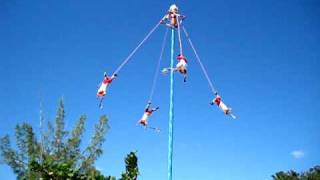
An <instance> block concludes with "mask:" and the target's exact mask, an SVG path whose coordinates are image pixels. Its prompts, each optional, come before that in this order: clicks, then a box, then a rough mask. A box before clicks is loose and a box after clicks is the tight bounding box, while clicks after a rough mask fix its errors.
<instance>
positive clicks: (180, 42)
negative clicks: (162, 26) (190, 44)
mask: <svg viewBox="0 0 320 180" xmlns="http://www.w3.org/2000/svg"><path fill="white" fill-rule="evenodd" d="M179 18H180V15H177V24H178V39H179V47H180V55H183V50H182V41H181V33H180V32H181V30H180V19H179Z"/></svg>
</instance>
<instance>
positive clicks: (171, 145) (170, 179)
mask: <svg viewBox="0 0 320 180" xmlns="http://www.w3.org/2000/svg"><path fill="white" fill-rule="evenodd" d="M173 55H174V29H172V30H171V61H170V67H171V69H172V68H173V59H174V57H173ZM173 80H174V73H173V71H171V73H170V106H169V132H168V133H169V136H168V141H169V143H168V180H172V157H173V119H174V111H173V108H174V106H173V105H174V99H173V96H174V87H173V85H174V81H173Z"/></svg>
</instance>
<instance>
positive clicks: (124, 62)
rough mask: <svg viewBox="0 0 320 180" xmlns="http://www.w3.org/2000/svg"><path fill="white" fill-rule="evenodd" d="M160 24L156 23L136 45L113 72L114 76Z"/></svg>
mask: <svg viewBox="0 0 320 180" xmlns="http://www.w3.org/2000/svg"><path fill="white" fill-rule="evenodd" d="M159 25H160V22H158V23H157V24H156V25H155V26H154V27H153V28H152V29H151V31H150V32H149V33H148V34H147V35H146V37H145V38H144V39H143V40H142V41H141V42H140V43H139V44H138V46H137V47H136V48H135V49H134V50H133V51H132V52H131V53H130V54H129V56H128V57H127V58H126V59H125V60H124V61H123V62H122V63H121V64H120V66H119V67H118V68H117V69H116V70H115V71H114V74H118V73H119V71H120V70H121V69H122V67H123V66H124V65H126V64H127V63H128V62H129V60H130V59H131V58H132V56H133V55H134V54H135V53H136V52H137V50H138V49H139V48H140V47H141V46H142V44H143V43H144V42H145V41H146V40H147V39H148V38H149V37H150V36H151V34H152V33H153V32H154V31H155V30H156V29H157V28H158V26H159Z"/></svg>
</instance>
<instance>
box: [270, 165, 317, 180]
mask: <svg viewBox="0 0 320 180" xmlns="http://www.w3.org/2000/svg"><path fill="white" fill-rule="evenodd" d="M272 178H273V179H274V180H320V166H315V167H313V168H311V169H309V171H306V172H303V173H300V174H299V173H297V172H295V171H293V170H290V171H288V172H283V171H280V172H277V173H276V174H275V175H272Z"/></svg>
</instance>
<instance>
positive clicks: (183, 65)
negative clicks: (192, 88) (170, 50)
mask: <svg viewBox="0 0 320 180" xmlns="http://www.w3.org/2000/svg"><path fill="white" fill-rule="evenodd" d="M177 60H178V63H177V65H176V67H175V68H163V70H162V73H164V74H167V73H168V72H170V71H174V72H176V71H178V72H179V73H180V74H182V75H183V81H184V82H186V81H187V67H188V64H187V62H188V61H187V58H186V57H185V56H183V55H181V54H179V55H178V56H177Z"/></svg>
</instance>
